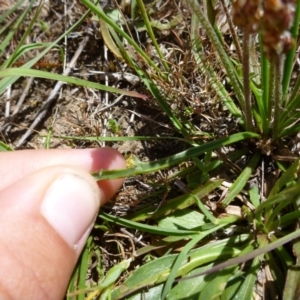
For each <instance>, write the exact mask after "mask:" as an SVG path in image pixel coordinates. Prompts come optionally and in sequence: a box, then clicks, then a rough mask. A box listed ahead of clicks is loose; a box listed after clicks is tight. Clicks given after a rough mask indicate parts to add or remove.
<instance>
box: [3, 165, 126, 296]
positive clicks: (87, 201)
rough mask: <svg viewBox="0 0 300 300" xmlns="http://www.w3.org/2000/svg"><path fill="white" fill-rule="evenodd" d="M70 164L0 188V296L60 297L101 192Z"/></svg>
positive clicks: (91, 220)
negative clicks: (2, 188)
mask: <svg viewBox="0 0 300 300" xmlns="http://www.w3.org/2000/svg"><path fill="white" fill-rule="evenodd" d="M120 183H121V182H120V181H119V182H117V183H116V184H115V185H113V184H112V185H110V186H111V189H114V191H105V192H103V191H102V190H101V188H100V189H99V187H98V186H97V184H96V182H95V181H94V179H93V178H92V176H91V175H90V174H89V173H87V172H85V171H83V170H81V169H77V168H74V167H70V166H56V167H48V168H45V169H42V170H40V171H38V172H36V173H33V174H31V175H29V176H27V177H25V178H23V179H21V180H20V181H18V182H16V183H14V184H13V185H11V186H9V187H7V188H6V189H4V190H2V191H0V257H1V259H0V270H1V272H0V299H62V298H63V296H64V294H65V291H66V288H67V285H68V282H69V280H70V276H71V274H72V271H73V268H74V266H75V264H76V261H77V259H78V257H79V255H80V252H81V250H82V249H83V247H84V244H85V242H86V239H87V237H88V235H89V233H90V231H91V229H92V227H93V224H94V221H95V218H96V216H97V213H98V209H99V207H100V204H101V203H102V202H104V201H106V200H107V199H105V198H106V195H107V194H112V193H114V192H115V191H116V190H117V188H118V187H119V185H120Z"/></svg>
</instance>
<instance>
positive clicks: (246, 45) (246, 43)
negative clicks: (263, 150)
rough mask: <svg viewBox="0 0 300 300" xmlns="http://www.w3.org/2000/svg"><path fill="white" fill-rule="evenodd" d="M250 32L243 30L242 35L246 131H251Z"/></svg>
mask: <svg viewBox="0 0 300 300" xmlns="http://www.w3.org/2000/svg"><path fill="white" fill-rule="evenodd" d="M249 54H250V32H249V30H248V29H247V28H245V29H244V34H243V83H244V97H245V116H246V130H247V131H252V129H253V126H252V110H251V106H252V103H251V90H250V78H249V74H250V55H249Z"/></svg>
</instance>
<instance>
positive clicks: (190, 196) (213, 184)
mask: <svg viewBox="0 0 300 300" xmlns="http://www.w3.org/2000/svg"><path fill="white" fill-rule="evenodd" d="M222 182H223V180H214V181H208V182H207V183H206V184H204V185H203V186H200V187H198V188H196V189H195V190H193V191H191V192H190V193H187V194H184V195H181V196H178V197H176V198H174V199H171V200H168V201H167V203H165V204H162V205H161V206H160V208H159V210H157V211H155V208H154V207H147V208H145V209H142V210H140V211H138V212H136V213H134V214H132V215H130V216H129V217H128V218H129V219H130V220H131V221H144V220H146V219H149V218H151V219H156V218H159V217H162V216H166V215H168V214H170V213H172V212H174V211H178V210H182V209H185V208H187V207H189V206H191V205H194V204H195V197H197V198H200V199H201V198H203V197H205V196H207V195H208V194H209V193H210V192H212V191H213V190H215V189H216V188H218V187H219V186H220V185H221V183H222Z"/></svg>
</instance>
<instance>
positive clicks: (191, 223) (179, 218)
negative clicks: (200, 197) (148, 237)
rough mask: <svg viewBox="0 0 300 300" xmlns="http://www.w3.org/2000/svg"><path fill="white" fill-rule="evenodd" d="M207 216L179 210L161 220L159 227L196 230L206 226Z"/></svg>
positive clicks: (188, 210) (192, 211)
mask: <svg viewBox="0 0 300 300" xmlns="http://www.w3.org/2000/svg"><path fill="white" fill-rule="evenodd" d="M204 218H205V216H204V215H203V214H201V213H199V212H197V211H195V210H191V209H184V210H181V211H180V210H177V211H175V212H174V213H172V214H170V215H168V216H167V217H164V218H162V219H160V220H159V222H158V227H161V228H169V229H195V230H197V227H199V226H201V225H203V224H205V220H204Z"/></svg>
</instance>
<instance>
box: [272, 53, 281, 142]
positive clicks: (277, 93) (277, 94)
mask: <svg viewBox="0 0 300 300" xmlns="http://www.w3.org/2000/svg"><path fill="white" fill-rule="evenodd" d="M282 75H283V56H282V55H281V56H280V57H279V58H278V59H277V61H276V62H275V80H274V120H273V138H274V140H276V139H277V138H278V135H279V117H280V104H281V99H282Z"/></svg>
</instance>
